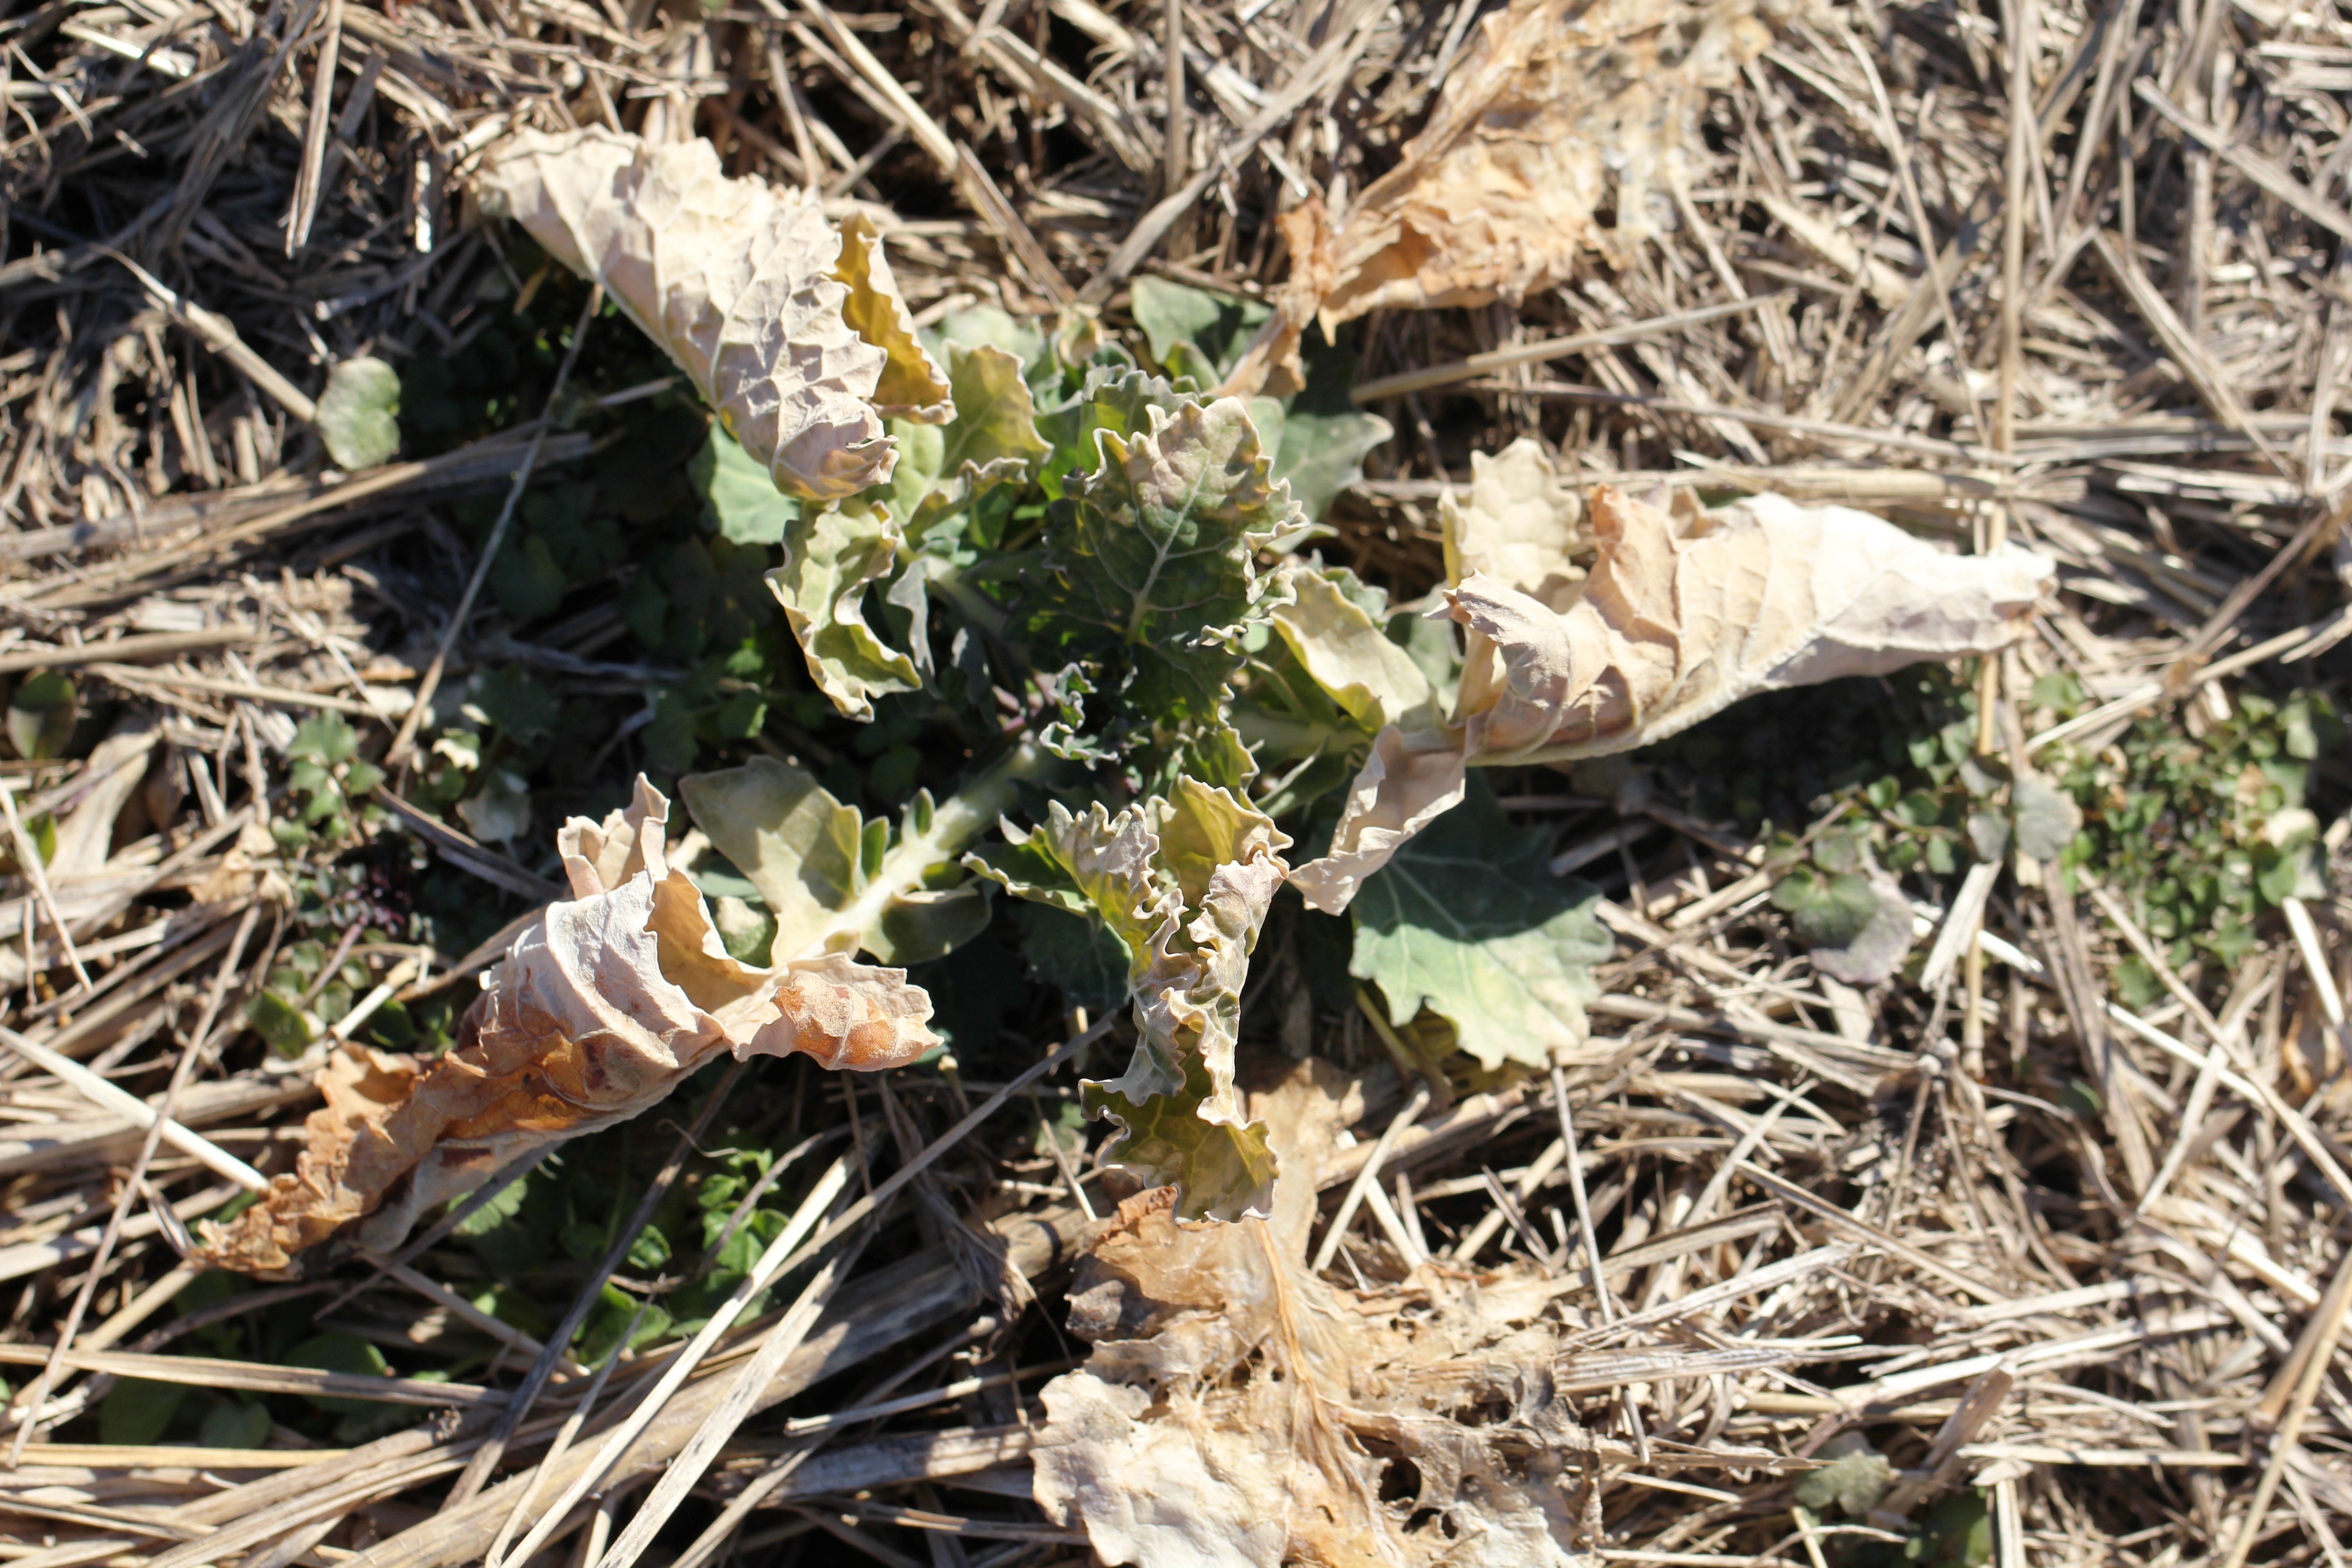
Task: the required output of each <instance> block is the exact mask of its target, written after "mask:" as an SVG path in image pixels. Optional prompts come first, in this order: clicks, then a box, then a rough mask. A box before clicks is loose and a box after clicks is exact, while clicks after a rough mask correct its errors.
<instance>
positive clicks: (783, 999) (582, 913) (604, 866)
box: [202, 777, 938, 1277]
mask: <svg viewBox="0 0 2352 1568" xmlns="http://www.w3.org/2000/svg"><path fill="white" fill-rule="evenodd" d="M668 814H669V803H668V801H667V800H666V799H664V798H663V797H662V795H661V794H660V793H659V792H658V791H656V790H655V789H654V788H653V787H652V786H651V785H650V784H647V783H646V781H645V780H644V779H643V778H642V777H641V778H639V780H638V781H637V789H636V797H635V800H634V802H633V803H632V804H631V805H630V806H629V807H628V809H627V810H625V811H616V812H614V813H613V814H612V815H611V816H607V817H606V818H605V819H604V821H603V822H602V823H596V822H591V821H588V820H587V819H585V818H583V817H573V818H572V820H571V821H569V822H567V823H566V824H565V825H564V826H563V828H562V831H561V832H560V833H559V834H558V835H557V837H556V842H557V845H558V847H559V848H560V849H561V850H562V857H563V868H564V872H565V875H566V876H567V878H568V879H570V881H571V890H572V897H571V898H570V899H567V900H560V901H558V902H556V903H553V904H551V905H550V906H548V910H547V912H546V914H545V915H544V916H542V917H541V920H540V921H539V922H538V923H536V924H535V925H533V926H531V927H530V929H529V930H527V931H524V932H523V934H522V935H521V936H520V937H519V938H517V939H516V941H515V944H514V946H513V947H512V948H511V949H509V952H508V953H507V956H506V957H505V958H504V959H503V960H501V961H500V963H499V965H498V967H497V968H496V969H495V970H493V971H492V972H491V973H490V975H489V977H488V982H487V984H486V985H485V988H484V991H483V994H482V995H481V997H480V999H479V1000H478V1001H477V1002H475V1004H474V1005H473V1006H472V1007H470V1008H468V1009H467V1013H466V1016H465V1017H464V1018H463V1019H462V1020H461V1021H460V1023H459V1025H458V1028H457V1044H456V1045H455V1046H454V1047H452V1048H451V1049H450V1050H449V1051H448V1053H447V1054H446V1055H445V1056H443V1057H441V1058H438V1059H426V1058H417V1057H410V1056H404V1055H399V1054H396V1053H393V1052H386V1051H377V1050H373V1049H370V1048H369V1047H364V1046H358V1045H347V1046H344V1047H341V1049H340V1050H339V1051H338V1052H337V1053H336V1055H335V1056H334V1057H333V1058H331V1059H330V1061H329V1062H328V1064H327V1066H326V1067H325V1068H323V1069H322V1070H321V1072H320V1078H319V1087H320V1092H321V1093H322V1094H323V1095H324V1096H325V1098H326V1102H327V1103H326V1105H325V1106H324V1107H323V1108H322V1109H320V1110H316V1111H313V1112H312V1113H311V1114H310V1119H309V1121H307V1122H306V1123H305V1124H304V1125H305V1132H306V1135H307V1139H308V1142H307V1143H306V1145H305V1147H304V1148H303V1150H302V1152H301V1153H300V1154H299V1156H298V1157H297V1160H296V1165H295V1170H294V1171H293V1173H290V1174H285V1175H280V1176H278V1177H276V1178H275V1179H274V1180H273V1181H272V1182H271V1184H270V1187H269V1190H268V1193H266V1194H264V1195H263V1198H262V1201H261V1202H259V1203H257V1204H256V1205H253V1206H252V1207H251V1208H248V1209H247V1210H246V1211H245V1212H244V1213H242V1214H240V1215H237V1216H236V1218H234V1219H233V1220H231V1221H229V1222H228V1223H227V1224H226V1225H221V1224H215V1223H208V1224H206V1225H205V1226H204V1227H203V1235H202V1246H203V1251H204V1256H205V1258H206V1259H207V1260H208V1261H210V1262H212V1263H214V1264H216V1265H218V1266H219V1267H221V1268H233V1269H236V1270H238V1271H240V1272H244V1273H248V1274H261V1275H266V1276H272V1277H284V1276H287V1275H289V1274H290V1273H292V1272H295V1271H296V1270H297V1269H298V1268H299V1261H298V1255H299V1253H301V1252H302V1251H303V1250H304V1249H305V1248H307V1247H315V1246H317V1245H319V1244H320V1243H321V1242H324V1241H327V1240H329V1239H331V1238H338V1237H350V1238H352V1239H355V1240H357V1241H358V1242H360V1243H361V1244H362V1245H363V1246H367V1247H379V1248H380V1247H392V1246H395V1245H397V1243H398V1242H399V1240H400V1238H401V1237H404V1235H406V1234H407V1231H408V1228H409V1226H411V1225H412V1224H413V1223H414V1222H415V1219H416V1217H417V1216H418V1215H421V1214H423V1213H425V1211H426V1210H428V1209H430V1208H432V1207H433V1206H434V1205H438V1204H441V1203H444V1202H446V1200H448V1199H450V1198H452V1197H456V1196H457V1195H459V1194H463V1193H466V1192H468V1191H471V1190H472V1189H473V1188H474V1187H476V1186H478V1185H479V1184H481V1182H482V1181H483V1180H484V1179H485V1178H487V1177H488V1175H489V1174H490V1173H491V1172H493V1171H495V1170H497V1169H499V1167H501V1166H503V1165H506V1164H508V1163H511V1162H512V1161H514V1160H516V1159H518V1158H520V1156H522V1155H524V1154H526V1153H529V1152H530V1151H531V1150H532V1149H534V1148H538V1147H541V1146H542V1145H545V1144H548V1143H551V1142H559V1141H561V1140H563V1139H567V1138H575V1137H578V1136H580V1135H581V1134H583V1133H586V1132H593V1131H597V1130H599V1129H600V1128H604V1127H609V1126H612V1125H613V1124H614V1123H615V1122H619V1121H626V1120H628V1119H629V1118H631V1117H634V1116H636V1115H638V1114H640V1113H642V1112H644V1111H646V1110H649V1109H651V1108H652V1107H654V1106H655V1105H657V1104H659V1103H660V1102H661V1101H662V1100H664V1099H666V1098H667V1096H668V1094H669V1093H670V1091H671V1090H672V1089H675V1088H677V1085H678V1084H680V1083H681V1082H683V1081H684V1080H685V1079H687V1078H688V1076H689V1075H691V1074H692V1073H693V1072H694V1071H695V1070H696V1069H697V1068H700V1067H701V1066H703V1064H704V1063H706V1062H708V1061H709V1060H711V1059H712V1058H714V1057H716V1056H718V1055H719V1053H721V1052H726V1051H731V1052H733V1053H734V1054H735V1055H736V1056H737V1057H739V1058H740V1057H749V1056H781V1055H784V1054H787V1053H790V1052H793V1051H800V1052H804V1053H806V1054H807V1055H809V1056H812V1057H814V1058H816V1060H817V1061H818V1062H819V1063H820V1064H822V1065H823V1066H825V1067H828V1068H855V1069H857V1070H859V1071H869V1072H870V1071H873V1070H876V1069H877V1068H887V1067H898V1066H902V1065H904V1064H905V1063H907V1062H909V1061H912V1060H914V1059H915V1058H917V1057H919V1056H920V1055H922V1054H923V1053H924V1052H925V1051H927V1050H929V1048H930V1047H932V1046H934V1045H936V1044H938V1038H937V1037H935V1036H934V1035H933V1034H932V1033H931V1031H930V1029H929V1027H928V1020H929V1017H930V1016H931V1002H930V998H929V996H928V995H926V994H924V993H923V991H922V990H921V989H920V988H919V987H918V986H913V985H909V984H907V976H906V972H905V971H904V970H900V969H883V968H878V967H875V966H872V965H868V964H862V963H856V961H855V960H854V959H852V958H851V957H850V955H849V954H847V953H845V952H826V953H822V954H819V955H816V956H814V957H812V958H808V959H801V960H789V961H786V962H784V963H777V964H775V965H773V966H772V967H755V966H752V965H749V964H745V963H740V962H739V961H737V960H736V959H734V958H733V957H731V956H730V954H729V953H728V952H727V949H726V945H725V943H724V942H722V941H721V940H720V937H719V931H718V930H717V928H716V927H715V926H714V925H713V924H712V922H711V916H710V910H709V906H708V905H706V904H705V903H704V901H703V898H702V895H701V893H700V892H699V891H698V890H697V889H696V888H695V886H694V883H693V882H692V881H691V880H690V879H688V877H687V875H686V873H685V872H683V871H680V870H675V869H673V868H671V867H670V866H669V864H668V861H667V855H666V852H665V847H664V845H663V841H662V832H663V826H664V824H665V823H666V822H667V817H668Z"/></svg>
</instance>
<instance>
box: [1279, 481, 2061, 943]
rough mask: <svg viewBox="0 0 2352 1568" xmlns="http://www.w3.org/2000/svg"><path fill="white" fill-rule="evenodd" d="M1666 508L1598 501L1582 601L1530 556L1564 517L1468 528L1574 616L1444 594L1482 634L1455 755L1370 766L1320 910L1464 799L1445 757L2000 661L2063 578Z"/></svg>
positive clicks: (1459, 589) (1325, 876)
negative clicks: (1977, 657) (1450, 790)
mask: <svg viewBox="0 0 2352 1568" xmlns="http://www.w3.org/2000/svg"><path fill="white" fill-rule="evenodd" d="M1489 472H1492V470H1489ZM1546 504H1548V505H1549V504H1553V503H1549V502H1547V503H1546ZM1671 505H1672V510H1671V512H1669V511H1662V510H1659V509H1657V508H1655V507H1653V506H1650V505H1648V504H1647V503H1645V502H1643V501H1639V500H1633V499H1631V498H1630V497H1627V496H1625V495H1623V494H1622V493H1621V492H1620V491H1618V490H1616V489H1612V488H1611V487H1610V486H1607V485H1598V486H1595V487H1594V488H1593V490H1592V493H1591V498H1590V500H1589V503H1588V505H1587V507H1586V517H1587V521H1589V522H1590V524H1591V528H1592V530H1593V535H1594V539H1595V542H1596V544H1597V547H1598V553H1597V555H1596V557H1595V559H1594V562H1593V564H1592V567H1591V573H1590V574H1589V575H1588V576H1586V577H1585V579H1584V581H1583V583H1582V584H1581V585H1580V587H1579V586H1577V585H1576V584H1575V583H1574V578H1573V576H1572V575H1570V573H1572V570H1573V569H1572V568H1571V567H1570V563H1569V562H1568V560H1567V557H1566V555H1565V553H1564V552H1563V553H1561V554H1559V556H1558V557H1557V558H1554V557H1553V556H1551V555H1550V554H1549V552H1547V551H1546V550H1545V549H1542V548H1538V546H1537V544H1536V543H1535V541H1536V540H1537V539H1538V538H1539V537H1549V538H1551V539H1553V540H1556V541H1564V540H1565V538H1566V537H1568V536H1567V535H1565V534H1564V533H1562V532H1561V531H1560V530H1559V527H1558V525H1557V513H1556V512H1555V521H1554V523H1553V524H1549V525H1544V526H1542V527H1535V526H1528V527H1519V528H1515V529H1511V530H1503V529H1496V530H1493V531H1485V525H1483V524H1479V525H1471V526H1469V527H1468V528H1467V530H1466V532H1465V535H1464V537H1465V539H1467V540H1469V541H1471V542H1473V545H1474V551H1475V548H1476V547H1477V546H1478V542H1481V541H1484V542H1486V544H1488V545H1492V546H1493V547H1494V548H1495V549H1496V552H1497V554H1498V556H1499V557H1500V558H1502V559H1504V560H1507V561H1508V562H1509V563H1510V565H1509V568H1508V569H1509V570H1512V571H1513V572H1514V573H1515V574H1517V578H1518V580H1519V582H1520V583H1521V584H1528V583H1530V582H1532V583H1533V584H1535V585H1537V586H1541V585H1542V583H1543V582H1544V581H1547V580H1554V579H1556V580H1557V581H1558V583H1559V585H1560V587H1561V588H1562V589H1563V596H1564V597H1566V598H1567V600H1568V602H1567V605H1566V607H1565V608H1564V609H1554V608H1553V607H1552V605H1550V604H1549V603H1547V602H1546V601H1545V600H1543V599H1540V598H1538V597H1537V596H1535V595H1534V594H1532V593H1530V592H1528V590H1527V588H1526V587H1524V586H1517V585H1514V584H1507V583H1505V582H1502V581H1499V580H1497V579H1496V578H1495V577H1492V576H1489V575H1486V574H1485V573H1484V572H1479V571H1473V572H1471V573H1470V574H1468V575H1467V576H1465V577H1464V578H1463V579H1461V580H1460V581H1459V582H1457V583H1456V584H1455V585H1454V587H1453V588H1452V589H1451V590H1449V591H1448V593H1447V595H1446V598H1447V600H1448V602H1449V603H1450V604H1451V605H1452V606H1453V615H1454V620H1455V621H1456V622H1457V623H1459V624H1460V625H1462V626H1465V627H1466V628H1467V630H1468V634H1469V636H1468V638H1467V643H1468V646H1467V647H1466V649H1465V654H1466V658H1465V665H1464V668H1463V677H1462V686H1461V689H1460V691H1459V693H1458V694H1457V696H1456V698H1455V701H1454V713H1453V714H1452V716H1451V717H1450V719H1449V720H1448V721H1447V723H1446V726H1445V729H1444V733H1443V736H1442V738H1441V737H1440V736H1436V735H1432V736H1428V737H1423V738H1420V739H1418V740H1417V741H1416V742H1414V743H1412V744H1411V745H1408V744H1406V743H1405V738H1404V737H1402V736H1400V737H1399V739H1398V740H1397V741H1396V742H1388V743H1386V745H1385V748H1384V749H1376V750H1375V752H1374V753H1373V755H1372V757H1371V758H1370V760H1369V761H1367V763H1365V766H1364V771H1363V773H1360V775H1359V776H1358V778H1357V780H1356V784H1355V787H1354V788H1353V790H1351V791H1350V793H1349V799H1348V804H1347V805H1346V807H1345V809H1344V810H1343V812H1342V814H1341V816H1340V819H1339V827H1338V829H1337V830H1336V831H1335V832H1334V834H1333V836H1332V845H1333V850H1332V858H1330V859H1327V860H1318V861H1311V862H1309V863H1307V865H1305V866H1302V867H1300V868H1298V870H1297V872H1295V873H1294V874H1293V879H1294V880H1295V881H1297V883H1298V884H1299V887H1300V890H1301V891H1302V892H1304V893H1307V896H1308V897H1309V899H1310V900H1312V901H1314V902H1315V904H1316V906H1317V907H1318V908H1319V909H1324V910H1329V911H1331V912H1333V913H1337V912H1339V910H1342V909H1344V908H1345V907H1346V906H1347V900H1349V898H1350V897H1352V896H1353V893H1354V889H1355V887H1356V885H1357V884H1358V883H1360V881H1361V879H1363V878H1364V877H1365V876H1368V875H1370V872H1371V871H1373V870H1375V869H1377V868H1379V866H1380V865H1381V863H1382V862H1383V861H1384V860H1385V859H1386V858H1387V855H1388V854H1389V853H1391V852H1393V850H1394V848H1395V847H1396V845H1397V844H1399V843H1402V841H1403V839H1404V837H1409V836H1410V833H1411V831H1412V826H1417V825H1418V823H1419V822H1422V821H1426V820H1427V818H1428V816H1429V815H1430V808H1431V807H1432V805H1437V804H1438V803H1440V802H1441V801H1442V800H1443V798H1444V797H1443V794H1442V790H1441V786H1442V785H1444V784H1447V783H1448V782H1449V775H1448V774H1447V773H1446V766H1447V764H1445V763H1443V762H1442V761H1441V760H1440V757H1439V755H1438V753H1440V752H1443V751H1444V750H1447V749H1450V750H1452V751H1453V752H1455V753H1456V754H1457V755H1458V758H1459V762H1460V763H1462V764H1465V765H1471V766H1475V765H1480V764H1496V763H1527V762H1562V761H1567V760H1570V759H1573V758H1579V757H1594V756H1602V755H1606V754H1608V753H1610V752H1626V751H1632V750H1633V749H1634V748H1635V747H1637V746H1645V745H1648V744H1650V743H1651V742H1654V741H1662V740H1664V739H1665V738H1667V737H1668V736H1670V735H1674V734H1677V733H1679V732H1680V731H1683V730H1685V729H1687V728H1689V727H1690V726H1691V725H1693V724H1696V723H1697V722H1698V721H1701V720H1702V719H1706V718H1708V717H1710V716H1712V715H1714V714H1716V713H1717V712H1720V711H1721V710H1723V709H1725V708H1727V707H1728V706H1729V705H1730V704H1731V703H1733V702H1735V701H1737V700H1739V699H1740V698H1742V697H1746V696H1748V695H1750V694H1752V693H1755V692H1759V691H1773V690H1778V689H1781V688H1783V687H1790V686H1808V685H1811V684H1814V683H1816V682H1819V681H1823V680H1831V679H1836V678H1838V677H1840V676H1846V675H1883V674H1885V673H1887V672H1888V671H1891V670H1895V669H1900V668H1903V667H1904V666H1906V665H1909V664H1916V663H1917V662H1919V661H1921V660H1923V659H1931V658H1955V657H1958V656H1959V655H1962V654H1971V653H1989V652H1991V651H1993V650H1994V649H1996V648H1999V647H2003V646H2005V645H2006V644H2007V643H2008V642H2009V641H2010V640H2011V638H2012V637H2015V636H2016V635H2017V634H2018V632H2019V631H2020V630H2021V628H2022V627H2023V626H2024V624H2025V617H2026V616H2028V615H2029V614H2030V613H2031V612H2032V609H2033V606H2034V605H2035V604H2036V602H2037V601H2038V600H2039V598H2040V595H2041V592H2042V586H2043V584H2045V583H2046V582H2047V581H2048V580H2049V577H2050V574H2051V570H2052V568H2051V564H2050V563H2049V562H2048V561H2046V560H2043V559H2042V557H2040V556H2037V555H2033V554H2032V553H2030V552H2026V551H2022V550H2017V549H2009V550H2003V551H2001V552H1998V553H1995V554H1991V555H1972V556H1963V555H1954V554H1950V553H1948V552H1944V551H1941V550H1938V549H1937V548H1936V547H1935V546H1934V545H1932V544H1929V543H1927V542H1925V541H1923V540H1919V539H1915V538H1913V537H1912V536H1911V535H1910V534H1907V533H1906V532H1904V531H1902V530H1901V529H1899V528H1896V527H1895V526H1894V525H1893V524H1892V523H1889V522H1885V521H1881V520H1880V519H1878V518H1875V517H1873V516H1871V515H1869V514H1868V513H1866V512H1860V511H1855V510H1852V509H1850V508H1846V507H1840V506H1800V505H1799V504H1797V503H1796V502H1794V501H1791V500H1788V499H1787V498H1785V497H1783V496H1778V495H1759V496H1752V497H1749V498H1748V499H1747V500H1740V501H1737V502H1734V503H1733V504H1731V505H1729V506H1727V507H1724V508H1721V509H1719V510H1714V511H1703V510H1700V509H1699V508H1698V506H1697V504H1696V500H1694V499H1693V498H1692V497H1691V495H1690V493H1689V492H1687V491H1684V492H1679V493H1678V494H1677V495H1676V496H1675V497H1674V498H1673V499H1672V502H1671ZM1464 516H1465V524H1466V523H1468V521H1469V520H1468V516H1467V513H1466V512H1465V514H1464ZM1506 543H1507V544H1509V545H1510V548H1508V549H1504V548H1503V547H1502V546H1503V545H1504V544H1506ZM1465 564H1466V557H1465ZM1408 757H1410V758H1412V761H1413V767H1412V770H1411V771H1410V772H1402V771H1400V768H1399V763H1400V762H1401V761H1402V760H1404V759H1406V758H1408ZM1400 828H1402V833H1400V831H1399V830H1400ZM1342 856H1344V857H1346V858H1345V859H1344V860H1342V859H1340V857H1342Z"/></svg>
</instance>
